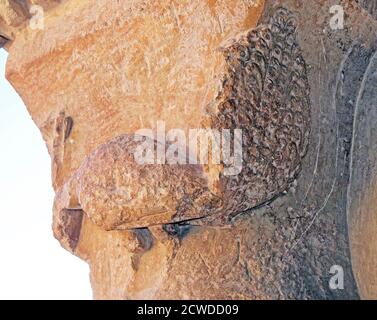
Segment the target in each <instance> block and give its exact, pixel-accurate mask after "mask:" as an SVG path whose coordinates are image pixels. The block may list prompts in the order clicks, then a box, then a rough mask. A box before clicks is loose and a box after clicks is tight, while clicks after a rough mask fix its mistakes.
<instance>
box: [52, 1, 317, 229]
mask: <svg viewBox="0 0 377 320" xmlns="http://www.w3.org/2000/svg"><path fill="white" fill-rule="evenodd" d="M295 32H296V25H295V23H294V21H293V18H292V16H291V13H290V12H289V11H288V10H286V9H284V8H279V9H278V10H277V11H276V14H275V15H274V16H273V18H272V20H271V23H270V24H269V25H262V26H260V27H258V28H257V29H255V30H252V31H250V32H248V33H247V34H245V35H244V36H242V38H241V39H239V40H238V41H237V42H236V43H234V44H232V45H231V46H229V47H227V48H226V50H225V58H226V60H227V63H228V75H227V76H226V77H225V79H224V87H223V89H222V92H221V93H220V94H219V97H218V101H219V102H218V105H219V106H218V110H216V112H215V114H213V115H212V126H211V127H212V128H216V129H234V128H239V129H242V130H243V139H244V142H243V155H244V156H243V162H244V168H243V170H242V172H241V173H240V174H239V175H235V176H230V177H227V176H224V175H223V173H222V172H221V173H220V174H219V178H218V180H219V181H218V187H217V188H216V189H215V190H213V189H212V190H211V188H210V186H209V182H208V177H207V176H206V173H205V172H204V170H203V168H202V167H201V166H200V165H196V166H195V165H159V164H156V165H140V164H138V163H136V162H135V159H134V154H135V152H136V148H137V147H138V146H139V145H140V143H137V142H135V136H134V135H123V136H119V137H117V138H115V139H112V140H111V141H109V142H107V143H106V144H104V145H102V146H101V147H100V148H98V149H97V150H96V151H94V152H93V153H92V154H91V155H90V156H89V157H88V158H87V159H86V161H84V163H83V164H82V165H81V167H80V168H79V169H78V171H77V173H76V174H75V175H74V177H73V178H72V179H71V180H70V181H69V182H68V184H67V185H66V186H64V188H63V190H62V191H61V192H59V193H58V195H57V198H56V205H55V212H56V213H55V215H56V216H59V215H60V211H61V210H63V211H64V210H66V209H67V208H68V209H69V208H70V206H72V205H73V207H74V208H78V207H79V208H81V209H82V210H83V211H84V212H85V213H86V214H87V215H88V217H89V218H90V219H92V220H93V221H94V222H95V223H96V224H97V225H99V226H101V227H102V228H104V229H105V230H113V229H130V228H140V227H148V226H152V225H156V224H169V223H177V222H183V221H188V220H190V221H191V222H190V223H192V224H208V223H211V224H224V223H226V222H228V221H229V219H230V218H232V217H233V216H235V215H237V214H238V213H240V212H243V211H245V210H248V209H250V208H252V207H255V206H258V205H261V204H263V203H264V202H266V201H269V200H272V199H273V198H274V197H276V196H278V195H279V194H281V193H282V192H284V191H285V190H286V189H287V188H288V187H289V184H290V183H291V182H292V181H293V180H294V179H295V177H296V176H297V174H298V172H299V170H300V164H301V159H302V157H303V156H304V155H305V153H306V150H307V146H308V137H309V133H310V101H309V86H308V80H307V75H306V66H305V62H304V60H303V57H302V54H301V51H300V48H299V46H298V43H297V40H296V36H295ZM140 140H141V139H140ZM152 143H155V148H156V147H157V144H158V143H157V142H152ZM223 165H224V166H226V164H224V163H223ZM177 181H179V185H177V183H176V182H177Z"/></svg>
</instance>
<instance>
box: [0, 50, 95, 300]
mask: <svg viewBox="0 0 377 320" xmlns="http://www.w3.org/2000/svg"><path fill="white" fill-rule="evenodd" d="M6 56H7V53H6V51H5V50H2V49H0V299H91V297H92V293H91V288H90V282H89V268H88V266H87V264H86V263H85V262H83V261H81V260H80V259H78V258H77V257H74V256H73V255H71V254H70V253H68V252H66V251H65V250H64V249H62V248H61V247H60V245H59V243H58V241H56V240H55V239H54V238H53V235H52V230H51V223H52V210H51V208H52V203H53V197H54V194H53V190H52V187H51V176H50V167H51V166H50V157H49V155H48V152H47V147H46V146H45V143H44V141H43V139H42V137H41V134H40V132H39V130H38V128H37V127H36V126H35V125H34V123H33V122H32V120H31V118H30V115H29V114H28V112H27V110H26V107H25V106H24V104H23V102H22V100H21V99H20V98H19V97H18V95H17V94H16V92H15V90H14V89H13V88H12V87H11V86H10V84H9V83H8V82H7V81H6V79H5V62H6Z"/></svg>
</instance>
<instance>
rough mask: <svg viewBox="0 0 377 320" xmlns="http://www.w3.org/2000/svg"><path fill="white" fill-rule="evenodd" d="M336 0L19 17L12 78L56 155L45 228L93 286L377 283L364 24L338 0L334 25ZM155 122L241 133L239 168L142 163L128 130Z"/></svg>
mask: <svg viewBox="0 0 377 320" xmlns="http://www.w3.org/2000/svg"><path fill="white" fill-rule="evenodd" d="M332 4H333V1H330V0H329V1H327V0H323V1H312V2H311V4H310V6H308V5H305V2H304V1H299V0H281V1H241V0H217V1H202V0H197V1H196V0H194V1H179V2H178V1H170V0H161V1H158V2H150V1H142V0H138V1H121V2H115V1H114V2H109V1H105V0H99V1H96V2H93V1H89V0H83V1H80V2H75V1H64V2H62V3H61V4H60V5H59V6H57V7H54V8H53V9H51V10H49V11H47V12H46V19H45V29H44V30H30V28H21V29H19V30H18V31H17V35H16V37H15V40H14V41H13V42H12V43H11V45H10V46H9V48H8V49H9V60H8V64H7V78H8V79H9V80H10V82H11V83H12V84H13V85H14V86H15V88H16V89H17V91H18V92H19V93H20V95H21V96H22V98H23V100H24V101H25V104H26V105H27V107H28V110H29V111H30V113H31V115H32V117H33V120H34V121H35V122H36V124H37V125H38V127H39V128H40V129H41V132H42V135H43V138H44V139H45V141H46V144H47V147H48V150H49V152H50V154H51V158H52V171H53V185H54V188H55V190H56V193H57V196H56V202H55V207H54V212H55V213H54V226H53V228H54V234H55V236H56V237H57V238H58V239H59V241H60V242H61V244H62V245H63V247H65V248H66V249H67V250H69V251H71V252H72V253H74V254H76V255H78V256H79V257H81V258H82V259H84V260H86V261H87V262H88V263H89V265H90V268H91V282H92V286H93V290H94V295H95V297H96V298H98V299H106V298H116V299H140V298H161V299H170V298H174V299H177V298H195V299H211V298H215V299H219V298H220V299H221V298H224V299H234V298H240V299H274V298H284V299H292V298H302V299H341V298H342V299H352V298H358V297H359V294H361V296H362V297H364V298H370V297H375V296H376V286H375V282H374V280H373V279H374V278H373V277H374V276H373V272H374V271H375V268H376V266H375V259H376V258H375V257H376V255H375V253H374V252H375V246H374V245H373V244H372V243H367V241H368V239H370V238H373V237H374V236H373V230H375V229H374V228H373V226H375V217H374V214H373V204H374V190H375V184H374V182H373V181H374V180H375V178H374V177H375V170H374V165H375V158H374V157H375V155H376V152H375V150H374V149H375V148H374V147H373V141H374V140H375V139H374V136H375V135H374V127H375V126H374V121H375V120H376V117H377V115H375V114H374V113H375V112H374V111H373V108H372V107H373V103H375V101H376V97H375V94H374V91H373V83H374V82H375V79H374V69H375V68H374V64H375V58H374V57H375V43H374V41H375V33H376V30H377V21H376V20H375V19H374V18H373V16H372V14H370V13H368V12H367V11H366V10H364V9H363V8H362V5H364V7H365V3H364V4H362V3H361V2H360V3H359V4H358V3H357V2H355V1H351V0H344V1H341V5H342V6H343V7H344V10H345V13H346V17H348V18H347V21H346V27H345V28H344V29H343V30H332V29H331V28H330V27H329V23H328V21H329V20H330V18H331V15H330V13H329V9H330V7H331V5H332ZM367 9H370V8H369V7H368V8H367ZM372 9H373V8H372ZM369 12H372V13H373V10H371V9H370V10H369ZM158 121H164V124H165V126H166V130H169V129H172V128H179V129H182V130H183V131H184V132H185V133H186V134H187V133H188V131H189V130H190V129H192V128H198V127H200V128H217V129H224V128H225V129H237V128H240V129H243V132H244V141H243V142H244V144H243V160H244V167H243V171H242V172H241V174H239V175H236V176H225V175H224V174H223V173H224V169H226V165H225V164H224V163H223V164H221V165H190V166H188V165H174V166H170V165H150V166H149V167H148V166H140V165H138V164H137V163H135V161H134V159H132V157H131V154H132V153H131V150H132V148H134V147H135V146H136V145H137V143H136V142H135V141H133V140H132V139H131V137H133V134H134V133H135V132H136V131H137V130H138V129H141V128H151V129H153V130H155V129H157V128H156V126H157V122H158ZM152 142H153V144H154V145H157V144H158V143H159V142H157V141H153V140H152ZM305 155H306V156H305ZM366 155H367V156H366ZM368 176H369V180H368V179H367V177H368ZM367 181H368V183H366V182H367ZM369 181H370V182H369ZM359 190H361V192H362V193H363V197H360V198H359V197H358V194H356V193H358V192H359ZM278 195H281V196H280V197H277V196H278ZM347 204H348V205H347ZM250 209H251V210H250ZM245 210H248V211H246V212H243V211H245ZM347 217H348V221H347ZM204 218H205V219H204ZM229 218H230V219H229ZM135 228H136V229H135ZM125 229H129V230H125ZM348 230H349V237H348ZM350 252H351V254H352V266H353V271H352V268H351V254H350ZM333 265H340V266H342V267H343V269H344V277H345V278H344V281H345V289H344V290H331V289H330V288H329V284H328V281H329V278H330V276H331V275H330V273H329V271H330V268H331V266H333ZM354 274H355V278H356V281H355V279H354ZM356 282H357V285H358V288H357V286H356Z"/></svg>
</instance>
